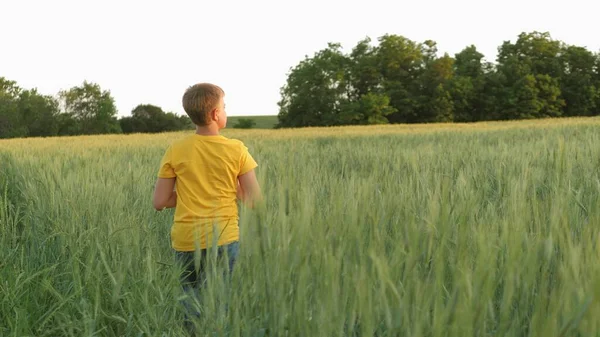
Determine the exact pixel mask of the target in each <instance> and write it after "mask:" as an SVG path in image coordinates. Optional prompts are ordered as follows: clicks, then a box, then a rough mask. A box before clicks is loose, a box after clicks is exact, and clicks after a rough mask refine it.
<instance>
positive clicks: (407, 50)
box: [376, 35, 423, 123]
mask: <svg viewBox="0 0 600 337" xmlns="http://www.w3.org/2000/svg"><path fill="white" fill-rule="evenodd" d="M376 57H377V65H378V68H379V71H380V73H381V78H382V81H381V86H382V89H383V92H384V93H385V94H386V95H387V96H388V97H389V98H390V105H391V106H392V107H394V108H395V109H396V112H394V113H393V114H390V115H389V116H388V120H389V121H390V122H392V123H413V122H416V121H418V120H419V116H418V113H419V103H420V92H421V90H420V89H421V88H420V87H419V83H418V82H417V79H418V78H419V77H420V76H421V74H422V72H423V50H422V46H421V45H420V44H418V43H416V42H414V41H411V40H409V39H407V38H405V37H403V36H398V35H384V36H382V37H380V38H379V45H378V46H377V48H376Z"/></svg>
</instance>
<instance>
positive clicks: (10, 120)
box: [0, 77, 27, 138]
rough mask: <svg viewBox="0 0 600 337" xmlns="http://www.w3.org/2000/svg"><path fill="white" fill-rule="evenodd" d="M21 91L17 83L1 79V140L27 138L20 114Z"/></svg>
mask: <svg viewBox="0 0 600 337" xmlns="http://www.w3.org/2000/svg"><path fill="white" fill-rule="evenodd" d="M21 91H22V90H21V88H19V87H18V86H17V83H16V82H14V81H9V80H7V79H6V78H4V77H0V138H13V137H25V136H27V128H26V127H25V126H24V125H23V123H22V120H21V114H20V113H19V96H20V95H21Z"/></svg>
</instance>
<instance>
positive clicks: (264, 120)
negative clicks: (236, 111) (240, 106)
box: [227, 115, 277, 129]
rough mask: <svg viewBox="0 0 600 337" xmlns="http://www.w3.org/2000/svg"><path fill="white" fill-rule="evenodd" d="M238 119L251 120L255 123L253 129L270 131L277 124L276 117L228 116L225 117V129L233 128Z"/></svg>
mask: <svg viewBox="0 0 600 337" xmlns="http://www.w3.org/2000/svg"><path fill="white" fill-rule="evenodd" d="M240 118H245V119H252V120H253V121H255V122H256V125H255V126H254V127H253V129H272V128H274V127H275V125H276V124H277V116H276V115H274V116H229V117H227V127H228V128H233V127H234V126H235V125H236V124H237V122H238V120H240Z"/></svg>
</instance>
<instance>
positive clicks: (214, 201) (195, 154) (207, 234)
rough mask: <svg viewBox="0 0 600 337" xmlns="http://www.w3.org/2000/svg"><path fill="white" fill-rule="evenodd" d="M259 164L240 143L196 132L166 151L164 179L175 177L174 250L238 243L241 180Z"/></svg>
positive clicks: (161, 168) (162, 162) (163, 163)
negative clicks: (238, 198) (237, 200)
mask: <svg viewBox="0 0 600 337" xmlns="http://www.w3.org/2000/svg"><path fill="white" fill-rule="evenodd" d="M257 166H258V165H257V164H256V161H254V159H253V158H252V156H251V155H250V153H249V152H248V148H247V147H246V146H245V145H244V143H242V142H241V141H239V140H235V139H228V138H226V137H223V136H221V135H218V136H202V135H198V134H193V135H191V136H189V137H186V138H184V139H181V140H178V141H175V142H174V143H173V144H171V146H169V148H168V149H167V151H166V152H165V154H164V156H163V158H162V161H161V164H160V170H159V172H158V177H159V178H176V180H175V190H176V191H177V206H176V208H175V217H174V223H173V226H172V228H171V246H172V247H173V249H175V250H177V251H193V250H195V249H196V248H200V249H205V248H207V247H209V246H213V245H214V244H215V242H216V244H217V245H218V246H221V245H226V244H228V243H231V242H234V241H237V240H239V227H238V208H237V203H236V199H237V197H236V192H237V184H238V182H237V177H238V176H240V175H243V174H245V173H247V172H249V171H251V170H252V169H254V168H255V167H257Z"/></svg>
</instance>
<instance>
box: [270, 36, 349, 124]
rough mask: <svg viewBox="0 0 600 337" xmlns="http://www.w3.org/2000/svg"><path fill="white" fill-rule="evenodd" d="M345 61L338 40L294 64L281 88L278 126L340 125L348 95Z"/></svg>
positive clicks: (346, 59)
mask: <svg viewBox="0 0 600 337" xmlns="http://www.w3.org/2000/svg"><path fill="white" fill-rule="evenodd" d="M348 65H349V59H348V57H347V56H346V55H344V54H343V53H342V51H341V46H340V44H334V43H329V45H328V48H326V49H323V50H321V51H319V52H317V53H315V55H314V56H313V57H311V58H308V57H306V58H305V59H304V60H303V61H301V62H300V64H298V65H297V66H296V67H294V68H293V69H292V70H291V72H290V74H289V75H288V79H287V82H286V84H285V85H284V86H283V87H282V89H281V100H280V101H279V103H278V105H279V115H278V119H279V123H278V127H304V126H332V125H339V124H340V121H339V115H340V112H341V107H342V106H343V105H345V104H346V102H347V100H348V98H349V96H350V86H349V83H348V76H347V74H348V71H347V69H348Z"/></svg>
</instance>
